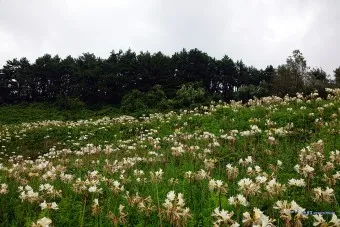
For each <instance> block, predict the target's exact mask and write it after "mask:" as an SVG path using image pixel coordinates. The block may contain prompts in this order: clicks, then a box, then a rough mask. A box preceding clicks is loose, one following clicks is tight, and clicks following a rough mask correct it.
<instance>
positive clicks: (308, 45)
mask: <svg viewBox="0 0 340 227" xmlns="http://www.w3.org/2000/svg"><path fill="white" fill-rule="evenodd" d="M339 28H340V1H339V0H275V1H273V0H210V1H208V0H143V1H142V0H0V68H1V67H2V66H3V65H4V64H6V61H7V60H9V59H13V58H21V57H27V58H28V59H29V60H30V62H31V63H34V61H35V59H36V58H37V57H40V56H43V55H44V54H46V53H48V54H51V55H56V54H58V55H59V56H60V57H62V58H64V57H66V56H67V55H72V56H73V57H78V56H80V55H81V54H82V53H85V52H90V53H94V54H95V55H96V56H99V57H102V58H107V57H108V56H109V54H110V52H111V51H112V50H116V51H118V50H119V49H122V50H127V49H128V48H131V49H132V50H133V51H136V52H140V51H149V52H151V53H154V52H158V51H162V52H163V53H164V54H167V55H172V54H174V53H175V52H179V51H181V50H182V49H183V48H186V49H187V50H190V49H193V48H198V49H199V50H201V51H203V52H206V53H207V54H208V55H210V56H212V57H216V58H217V59H220V58H222V57H223V56H224V55H228V56H229V57H231V58H232V59H233V60H235V61H236V60H241V59H242V60H243V62H244V63H245V64H246V65H248V66H250V65H252V66H255V67H257V68H265V67H266V66H267V65H270V64H271V65H273V66H274V67H277V66H278V65H280V64H284V63H285V61H286V59H287V57H288V56H290V55H291V54H292V51H293V50H295V49H299V50H300V51H301V52H302V53H303V55H304V56H305V58H306V60H307V64H308V66H310V67H321V68H322V69H324V70H325V71H326V72H327V73H328V74H330V75H333V70H334V69H335V68H337V67H339V66H340V29H339Z"/></svg>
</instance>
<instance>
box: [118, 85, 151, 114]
mask: <svg viewBox="0 0 340 227" xmlns="http://www.w3.org/2000/svg"><path fill="white" fill-rule="evenodd" d="M143 96H144V94H143V93H142V92H140V91H139V90H132V91H131V92H130V93H128V94H126V95H124V96H123V99H122V105H121V109H122V111H123V112H125V113H131V112H139V111H142V110H145V109H146V108H147V106H146V105H145V104H144V97H143Z"/></svg>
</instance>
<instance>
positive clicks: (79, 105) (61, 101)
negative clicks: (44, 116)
mask: <svg viewBox="0 0 340 227" xmlns="http://www.w3.org/2000/svg"><path fill="white" fill-rule="evenodd" d="M56 104H57V106H58V107H59V108H60V109H64V110H72V111H79V110H81V109H84V108H85V107H86V105H85V103H84V102H83V101H81V100H80V99H79V98H72V97H67V96H63V95H58V96H57V100H56Z"/></svg>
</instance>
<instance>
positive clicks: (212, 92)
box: [0, 49, 340, 111]
mask: <svg viewBox="0 0 340 227" xmlns="http://www.w3.org/2000/svg"><path fill="white" fill-rule="evenodd" d="M334 78H335V79H334V80H331V79H330V76H329V75H327V73H326V72H325V71H323V70H322V69H321V68H312V69H311V68H309V67H308V66H307V63H306V60H305V58H304V56H303V55H302V53H301V52H300V51H299V50H294V51H293V53H292V56H289V57H288V58H287V60H286V63H285V64H282V65H280V66H278V67H277V68H274V67H273V66H271V65H269V66H267V67H266V68H265V69H257V68H255V67H253V66H247V65H245V64H244V63H243V61H242V60H237V61H234V60H232V59H231V58H230V57H228V56H227V55H225V56H224V57H223V58H221V59H216V58H213V57H211V56H209V55H208V54H207V53H204V52H202V51H200V50H198V49H192V50H190V51H187V50H186V49H183V50H182V51H180V52H176V53H175V54H173V55H172V56H167V55H164V54H163V53H161V52H157V53H153V54H151V53H149V52H140V53H135V52H133V51H132V50H130V49H129V50H127V51H125V52H123V51H122V50H120V51H118V52H115V51H112V52H111V53H110V56H109V57H108V58H107V59H103V58H100V57H96V56H95V55H94V54H91V53H84V54H83V55H81V56H79V57H78V58H73V57H71V56H68V57H66V58H65V59H62V58H60V57H59V56H58V55H56V56H51V55H49V54H45V55H44V56H42V57H39V58H37V59H36V60H35V62H34V63H30V62H29V60H28V59H27V58H25V57H24V58H21V59H20V60H18V59H16V58H15V59H13V60H8V61H7V63H6V64H5V65H4V66H3V68H2V69H0V104H12V103H21V102H29V103H30V102H51V103H59V104H60V105H61V106H64V107H65V108H68V106H72V105H75V106H77V105H105V104H113V105H117V106H122V107H123V108H125V109H126V110H127V111H130V110H134V109H143V108H144V109H145V108H155V107H157V108H171V107H182V106H190V105H192V104H195V103H196V104H197V103H205V102H209V101H212V100H224V101H230V100H246V99H249V98H252V97H254V96H255V97H263V96H268V95H278V96H283V95H285V94H291V95H293V94H295V93H296V92H310V91H313V90H315V89H317V90H322V89H324V88H325V87H335V86H339V85H340V67H339V68H337V69H335V70H334Z"/></svg>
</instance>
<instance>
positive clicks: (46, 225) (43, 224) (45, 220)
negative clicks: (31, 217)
mask: <svg viewBox="0 0 340 227" xmlns="http://www.w3.org/2000/svg"><path fill="white" fill-rule="evenodd" d="M50 224H52V220H51V219H49V218H46V217H43V218H41V219H39V220H38V221H37V225H38V226H41V227H49V226H50Z"/></svg>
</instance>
